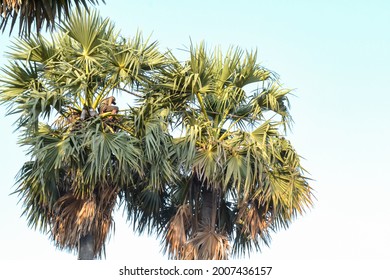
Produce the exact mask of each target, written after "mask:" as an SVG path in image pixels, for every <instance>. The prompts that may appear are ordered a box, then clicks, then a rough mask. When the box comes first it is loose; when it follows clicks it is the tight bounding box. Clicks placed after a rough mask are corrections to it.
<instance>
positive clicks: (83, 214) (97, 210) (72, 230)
mask: <svg viewBox="0 0 390 280" xmlns="http://www.w3.org/2000/svg"><path fill="white" fill-rule="evenodd" d="M117 192H118V189H116V188H110V187H108V186H101V188H99V191H98V192H96V194H95V195H93V196H91V197H89V198H87V199H81V198H76V197H75V196H74V195H73V194H72V193H68V194H65V195H64V196H62V197H61V198H60V199H58V201H57V202H56V203H55V205H54V211H53V226H52V234H53V238H54V240H55V242H56V243H57V244H58V246H59V247H60V248H68V249H71V250H72V249H76V248H77V246H78V242H79V240H80V237H81V236H85V235H87V234H91V235H92V236H93V237H94V246H95V248H94V252H95V255H100V254H101V253H102V248H103V247H104V244H105V241H106V239H107V236H108V233H109V232H110V229H111V228H112V225H113V219H112V217H111V213H112V211H113V208H114V207H115V202H116V197H117Z"/></svg>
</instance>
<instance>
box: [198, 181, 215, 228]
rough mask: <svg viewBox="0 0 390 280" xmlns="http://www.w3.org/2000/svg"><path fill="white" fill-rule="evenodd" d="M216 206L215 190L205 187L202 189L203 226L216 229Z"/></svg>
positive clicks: (201, 221)
mask: <svg viewBox="0 0 390 280" xmlns="http://www.w3.org/2000/svg"><path fill="white" fill-rule="evenodd" d="M215 206H216V205H215V201H214V194H213V191H212V190H211V189H207V188H204V189H203V190H202V208H201V212H200V223H201V226H206V227H209V228H210V229H213V230H214V228H215V219H216V211H215V210H216V207H215Z"/></svg>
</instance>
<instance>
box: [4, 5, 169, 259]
mask: <svg viewBox="0 0 390 280" xmlns="http://www.w3.org/2000/svg"><path fill="white" fill-rule="evenodd" d="M60 27H61V30H62V33H60V34H59V35H58V36H56V37H54V38H53V41H52V42H49V41H48V40H46V39H44V38H43V37H42V36H41V35H37V36H31V37H30V38H24V39H18V40H17V41H16V43H15V44H14V47H13V48H12V50H11V52H10V58H11V62H10V63H9V65H8V66H7V67H6V68H4V69H2V71H3V74H5V75H4V76H3V78H2V79H1V82H2V87H1V88H0V93H1V95H0V98H1V102H2V103H5V104H8V105H9V108H10V113H12V114H17V115H18V116H19V118H18V129H19V130H20V131H21V132H22V138H21V142H20V143H21V144H22V145H25V146H27V147H28V151H29V154H30V156H31V160H30V161H28V162H26V163H25V164H24V166H23V168H22V169H21V171H20V173H19V175H18V183H19V187H18V189H17V191H16V192H17V193H19V194H20V195H21V197H22V200H23V202H24V207H25V214H26V215H27V218H28V221H29V224H30V225H31V226H33V227H39V228H40V229H41V230H42V231H44V232H49V233H50V236H51V237H52V238H53V240H54V241H55V243H56V244H57V245H58V246H59V247H60V248H68V249H70V250H73V249H77V248H79V247H80V246H79V243H80V242H81V240H83V239H82V238H84V237H92V241H93V256H92V257H96V256H100V255H101V254H102V253H103V252H104V243H105V240H106V238H107V234H108V233H109V231H110V229H111V228H112V222H113V221H112V217H111V214H112V211H113V208H114V206H115V205H116V202H117V199H118V198H121V199H122V200H125V198H126V199H127V200H126V201H125V203H127V201H130V198H134V199H133V202H135V203H136V202H137V201H141V202H142V197H141V198H138V197H139V196H141V194H144V192H142V189H143V188H144V187H145V186H147V185H148V184H149V183H148V178H149V177H148V176H149V173H148V172H146V171H145V170H146V167H145V166H148V167H153V166H154V164H153V161H152V158H151V157H154V158H155V159H157V160H158V159H159V158H160V157H162V156H163V153H159V154H158V155H157V154H156V153H154V151H156V150H157V149H151V148H150V147H148V149H149V150H148V152H147V153H146V154H147V155H146V156H145V157H144V152H143V151H144V147H145V139H144V138H142V137H141V136H142V135H141V134H145V133H143V132H142V129H146V128H148V127H150V126H148V125H146V124H145V123H144V122H142V121H141V123H142V126H141V125H139V123H140V121H139V120H138V119H137V115H136V114H135V112H136V111H137V109H136V108H135V107H130V108H128V109H127V110H121V111H120V112H119V114H113V113H111V112H100V114H99V113H98V108H99V104H100V103H101V102H102V100H103V99H104V98H106V97H108V96H110V95H113V94H118V95H120V93H125V94H126V95H127V96H129V93H130V94H135V93H133V89H135V87H139V88H141V87H143V85H144V84H146V83H148V81H149V79H150V76H151V73H153V71H155V69H157V68H159V67H161V65H163V63H164V56H163V55H162V54H160V53H159V52H158V51H157V45H156V43H155V42H152V43H150V42H148V41H144V40H143V39H142V36H141V34H137V35H136V36H135V37H134V38H132V39H124V38H122V37H120V36H119V35H118V34H117V33H116V31H115V29H114V27H113V25H112V24H111V23H110V21H109V20H107V19H103V18H101V17H100V16H99V15H98V14H97V13H95V12H92V13H90V14H87V13H86V11H78V12H75V13H73V14H72V15H71V16H70V18H68V19H67V20H66V21H64V22H63V23H62V24H61V26H60ZM157 136H158V137H160V138H163V137H162V136H160V134H158V135H157ZM157 136H156V137H157ZM148 139H149V140H151V141H152V140H153V141H154V142H155V140H154V138H153V137H150V136H148ZM154 142H153V143H154ZM154 178H155V177H154ZM141 202H140V203H141ZM127 208H128V209H129V215H132V214H131V211H133V209H135V208H134V206H131V207H127Z"/></svg>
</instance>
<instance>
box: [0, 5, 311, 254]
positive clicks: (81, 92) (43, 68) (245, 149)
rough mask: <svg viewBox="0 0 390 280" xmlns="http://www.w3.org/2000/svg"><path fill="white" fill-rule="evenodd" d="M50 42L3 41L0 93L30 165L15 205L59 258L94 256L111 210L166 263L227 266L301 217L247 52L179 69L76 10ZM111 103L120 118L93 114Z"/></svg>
mask: <svg viewBox="0 0 390 280" xmlns="http://www.w3.org/2000/svg"><path fill="white" fill-rule="evenodd" d="M60 29H61V32H59V33H58V34H57V35H56V36H53V37H52V38H51V40H50V41H49V40H47V39H45V38H43V37H42V36H40V35H36V36H30V37H29V38H24V39H19V40H17V41H16V42H15V44H14V45H13V47H12V48H11V51H10V53H9V56H10V61H11V62H10V63H9V64H8V66H6V67H5V68H3V69H2V72H3V77H2V78H1V83H2V84H1V88H0V100H1V102H2V103H4V104H8V105H9V113H12V114H16V115H17V116H18V129H19V130H20V131H21V132H22V134H21V135H22V137H21V141H20V143H21V144H22V145H25V146H27V147H28V151H29V154H30V156H31V160H30V161H28V162H26V163H25V164H24V166H23V167H22V169H21V171H20V173H19V175H18V184H19V185H18V189H17V190H16V192H17V193H19V195H20V196H21V198H22V201H23V203H24V208H25V214H26V215H27V218H28V221H29V224H30V225H31V226H34V227H39V228H40V229H41V230H42V231H44V232H48V233H49V234H50V236H51V238H52V239H53V240H54V241H55V242H56V244H57V245H58V246H59V247H60V248H67V249H70V250H77V249H78V248H80V246H82V244H81V243H82V242H81V240H83V238H85V237H88V236H90V237H92V240H93V256H92V257H96V256H98V257H99V256H101V255H102V253H104V244H105V241H106V239H107V236H108V234H109V233H110V230H111V229H112V227H113V220H112V213H113V210H114V208H115V206H116V205H117V204H118V203H119V204H123V205H124V207H125V209H126V213H127V217H128V219H129V220H131V221H132V222H133V224H134V227H135V229H136V230H138V231H139V232H144V231H147V232H150V233H157V234H158V235H159V236H161V237H162V239H163V246H164V248H165V251H166V252H167V253H168V255H169V257H171V258H174V259H227V258H228V257H229V256H230V255H237V256H239V255H242V254H244V255H245V254H247V253H248V254H249V252H250V251H252V250H253V249H255V250H259V249H260V246H261V245H262V242H263V243H265V244H269V242H270V238H271V232H272V231H276V230H278V229H279V228H286V227H288V225H289V224H290V223H291V222H292V221H293V219H294V218H295V217H296V216H297V215H298V214H302V213H303V212H304V211H305V209H306V208H307V207H309V206H310V205H311V202H312V191H311V188H310V186H309V184H308V179H307V178H306V177H305V176H304V170H303V168H302V167H301V165H300V157H299V155H298V154H297V153H296V151H295V150H294V148H293V146H292V145H291V144H290V142H289V141H288V140H287V139H286V138H285V137H284V134H285V130H286V127H288V125H289V123H290V121H291V117H290V115H289V111H288V108H289V104H288V98H287V95H288V94H289V92H290V91H289V90H287V89H284V88H283V87H282V86H281V85H280V84H279V83H278V79H277V77H276V75H275V74H274V73H272V72H271V71H269V70H267V69H265V68H264V67H262V66H261V65H259V64H258V63H257V55H256V52H244V51H242V50H241V49H239V48H231V49H229V50H228V51H227V52H226V53H223V52H222V51H220V50H215V51H214V52H209V51H208V50H207V48H206V46H205V45H204V44H200V45H198V46H194V45H191V47H190V49H189V50H188V54H189V59H188V60H187V61H185V62H180V61H178V60H177V59H176V58H175V56H174V55H173V54H172V53H170V52H167V53H161V52H159V51H158V49H157V44H156V42H149V41H148V40H144V39H143V38H142V35H141V34H137V35H136V36H135V37H134V38H130V39H126V38H122V37H121V36H119V34H118V33H117V32H116V31H115V28H114V26H113V25H112V24H111V23H110V21H109V20H108V19H103V18H101V17H100V16H99V15H98V14H97V13H89V14H88V13H87V12H86V11H77V12H75V13H73V14H72V15H71V16H70V17H69V18H68V19H66V20H64V21H63V22H62V24H61V26H60ZM111 95H117V96H120V97H121V98H122V99H123V100H126V98H127V100H129V101H131V102H132V105H131V106H129V107H128V108H123V106H122V107H121V110H120V113H119V114H111V113H109V112H108V113H104V114H97V113H96V112H97V111H98V107H99V104H100V102H101V101H102V100H103V99H104V98H106V97H107V96H111ZM83 112H84V113H85V112H87V114H84V115H83Z"/></svg>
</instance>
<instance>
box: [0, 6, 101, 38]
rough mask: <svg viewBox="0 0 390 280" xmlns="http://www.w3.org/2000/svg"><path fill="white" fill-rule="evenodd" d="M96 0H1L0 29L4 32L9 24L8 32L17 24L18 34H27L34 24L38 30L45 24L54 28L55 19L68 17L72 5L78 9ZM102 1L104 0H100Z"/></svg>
mask: <svg viewBox="0 0 390 280" xmlns="http://www.w3.org/2000/svg"><path fill="white" fill-rule="evenodd" d="M98 2H99V1H98V0H72V1H69V0H66V1H48V0H32V1H31V0H3V1H2V2H1V3H0V15H1V16H0V29H2V32H4V30H5V28H6V26H7V25H10V33H11V32H12V30H13V29H14V27H15V24H16V23H17V22H18V24H19V34H24V35H29V34H30V33H31V27H32V26H33V25H35V26H36V31H37V32H39V31H40V30H41V29H42V27H43V26H44V25H45V24H46V27H47V28H54V26H55V21H56V19H57V18H58V19H61V18H62V17H69V15H70V11H71V8H72V6H73V5H75V6H76V7H77V9H80V8H81V7H83V8H85V9H87V8H88V3H90V4H93V5H95V4H97V3H98ZM102 2H103V3H104V2H105V1H104V0H102Z"/></svg>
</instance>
